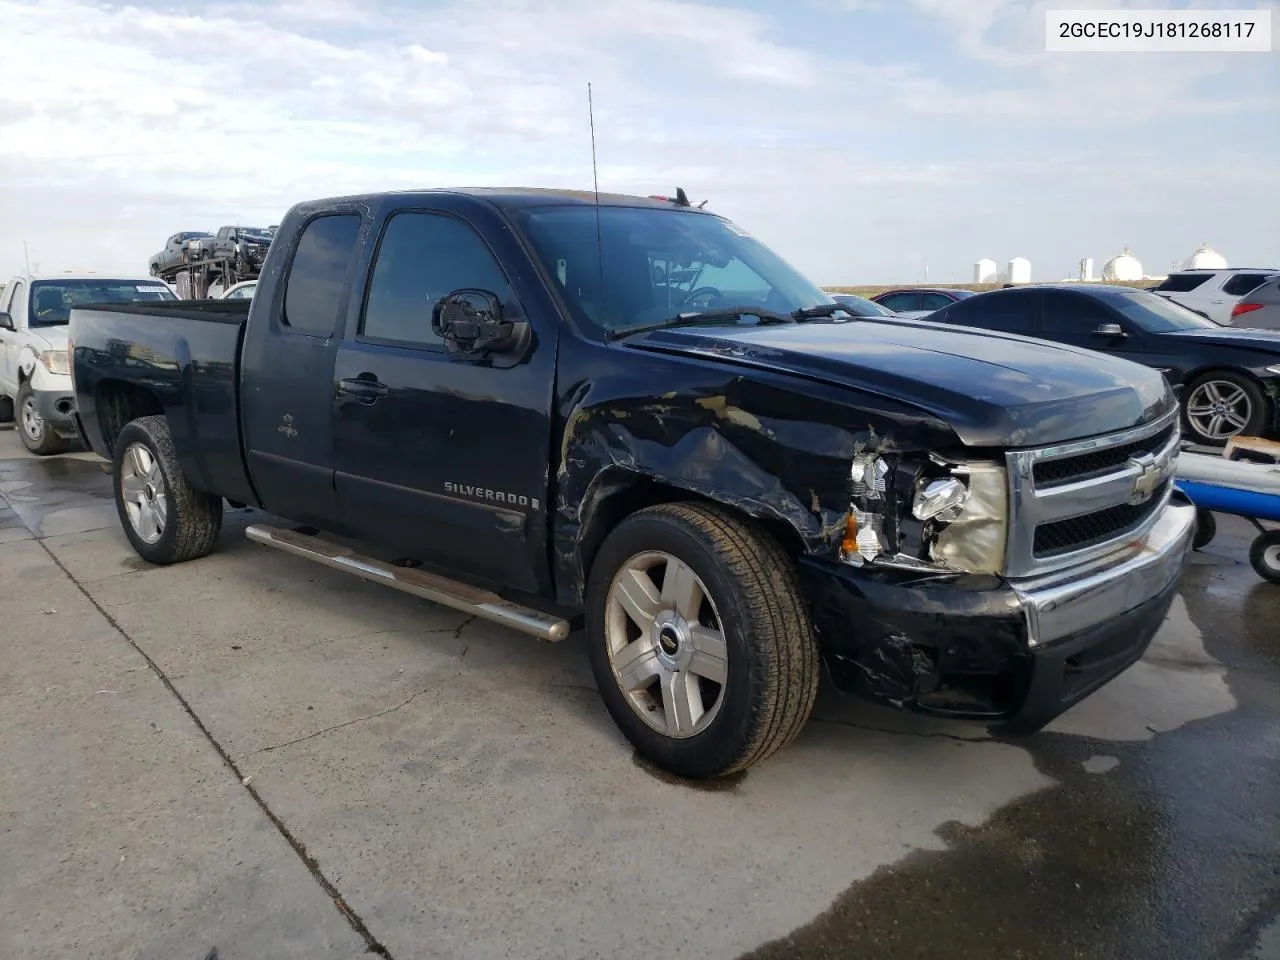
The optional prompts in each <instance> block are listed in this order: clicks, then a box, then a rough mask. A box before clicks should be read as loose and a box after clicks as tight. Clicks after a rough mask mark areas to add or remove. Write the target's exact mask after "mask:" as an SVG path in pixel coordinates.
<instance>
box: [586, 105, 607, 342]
mask: <svg viewBox="0 0 1280 960" xmlns="http://www.w3.org/2000/svg"><path fill="white" fill-rule="evenodd" d="M587 122H588V123H589V124H590V126H591V190H592V194H593V195H594V197H595V206H596V264H597V266H598V267H599V268H600V305H601V308H602V310H603V315H604V318H605V319H608V308H607V307H606V305H605V299H604V234H603V232H602V230H601V228H600V175H599V172H598V168H597V167H596V113H595V108H594V106H593V104H592V101H591V82H590V81H588V82H587Z"/></svg>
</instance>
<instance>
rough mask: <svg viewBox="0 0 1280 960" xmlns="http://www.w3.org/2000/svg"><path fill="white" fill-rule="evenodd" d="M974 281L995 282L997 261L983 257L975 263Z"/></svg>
mask: <svg viewBox="0 0 1280 960" xmlns="http://www.w3.org/2000/svg"><path fill="white" fill-rule="evenodd" d="M973 282H974V283H995V282H996V262H995V261H994V260H988V259H987V258H986V257H983V258H982V259H981V260H979V261H978V262H977V263H975V264H974V265H973Z"/></svg>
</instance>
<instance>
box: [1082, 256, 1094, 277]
mask: <svg viewBox="0 0 1280 960" xmlns="http://www.w3.org/2000/svg"><path fill="white" fill-rule="evenodd" d="M1080 279H1081V280H1092V279H1093V257H1081V258H1080Z"/></svg>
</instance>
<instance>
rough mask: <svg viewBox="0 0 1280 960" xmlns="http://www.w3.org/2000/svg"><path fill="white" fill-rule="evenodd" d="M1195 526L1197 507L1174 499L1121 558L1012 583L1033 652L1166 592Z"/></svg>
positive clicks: (1179, 572)
mask: <svg viewBox="0 0 1280 960" xmlns="http://www.w3.org/2000/svg"><path fill="white" fill-rule="evenodd" d="M1195 523H1196V511H1195V507H1193V506H1191V504H1189V503H1184V502H1182V501H1181V500H1180V499H1173V500H1170V501H1169V503H1168V504H1167V505H1166V506H1165V507H1164V510H1163V512H1162V514H1161V516H1160V519H1159V520H1157V521H1156V523H1155V525H1154V526H1152V527H1151V529H1150V530H1148V531H1147V532H1146V534H1145V535H1144V536H1143V537H1142V539H1141V540H1138V541H1136V542H1134V543H1131V544H1129V545H1128V546H1126V547H1125V548H1124V549H1123V550H1121V551H1118V552H1117V554H1113V555H1112V556H1110V557H1107V558H1104V559H1102V560H1099V561H1097V562H1096V563H1092V564H1090V565H1088V566H1087V567H1084V568H1083V569H1080V568H1075V569H1067V570H1061V571H1057V572H1055V573H1052V574H1047V575H1045V576H1042V577H1034V578H1027V579H1022V580H1010V581H1009V585H1010V586H1011V587H1013V590H1014V592H1015V593H1016V594H1017V596H1018V599H1019V600H1020V601H1021V603H1022V608H1023V611H1024V613H1025V614H1026V617H1027V637H1028V641H1029V644H1030V646H1031V647H1032V649H1036V648H1039V647H1043V646H1044V645H1046V644H1051V643H1053V642H1054V641H1055V640H1061V639H1063V638H1066V637H1072V636H1076V635H1078V634H1081V633H1084V632H1086V631H1088V630H1091V629H1092V628H1094V627H1097V626H1099V625H1101V624H1105V623H1107V622H1108V621H1110V620H1113V619H1114V618H1116V617H1118V616H1120V615H1121V614H1123V613H1126V612H1127V611H1130V610H1133V609H1135V608H1136V607H1140V606H1142V605H1143V604H1144V603H1146V602H1147V601H1149V600H1151V599H1153V598H1154V597H1157V596H1159V595H1161V594H1162V593H1164V592H1165V591H1166V590H1167V589H1168V588H1169V587H1170V585H1171V584H1173V583H1174V582H1175V581H1176V580H1178V578H1179V577H1180V576H1181V575H1182V571H1183V569H1184V567H1185V566H1186V562H1187V557H1188V556H1189V555H1190V552H1191V540H1192V535H1193V533H1194V531H1195Z"/></svg>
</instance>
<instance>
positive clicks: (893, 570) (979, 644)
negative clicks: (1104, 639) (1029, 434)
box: [800, 450, 1027, 717]
mask: <svg viewBox="0 0 1280 960" xmlns="http://www.w3.org/2000/svg"><path fill="white" fill-rule="evenodd" d="M1009 517H1010V510H1009V484H1008V479H1007V475H1006V472H1005V467H1004V465H1003V463H999V462H995V461H990V460H982V459H967V458H949V457H945V456H942V455H939V454H925V453H919V452H898V451H892V450H881V451H869V452H860V453H858V454H856V455H855V456H854V458H853V462H852V464H851V469H850V498H849V512H848V516H847V518H846V524H845V531H844V536H843V538H842V541H841V544H840V563H839V564H831V563H829V562H824V561H821V560H819V559H817V558H803V559H802V560H801V563H800V567H801V576H802V580H803V582H804V583H805V585H806V589H807V591H808V594H809V598H810V604H811V609H812V612H813V615H814V622H815V626H816V627H817V629H818V631H819V633H820V635H821V637H822V641H823V652H824V655H825V658H826V661H827V665H828V668H829V670H830V673H831V676H832V679H833V681H834V682H835V683H836V685H837V686H838V687H840V688H841V689H843V690H846V691H849V692H856V693H859V694H862V695H865V696H869V697H871V698H872V699H876V700H879V701H881V702H885V703H889V704H892V705H894V706H897V707H911V708H915V709H920V710H926V711H929V712H935V713H940V714H946V715H958V716H974V717H999V716H1001V715H1003V714H1005V713H1007V712H1008V711H1009V709H1010V708H1011V706H1012V704H1013V703H1014V702H1015V701H1016V699H1017V697H1018V695H1019V691H1018V689H1016V686H1017V679H1016V677H1017V673H1018V672H1017V671H1016V670H1014V669H1011V668H1013V667H1015V666H1016V664H1017V662H1018V660H1019V659H1020V658H1025V657H1026V656H1027V631H1026V619H1025V615H1024V614H1023V611H1022V608H1021V605H1020V604H1019V602H1018V599H1017V597H1016V595H1015V594H1014V592H1013V591H1012V590H1010V589H1008V588H1007V586H1006V585H1005V583H1004V581H1003V580H1002V579H1001V576H1000V574H1001V573H1002V571H1003V570H1004V567H1005V551H1006V544H1007V542H1008V534H1009Z"/></svg>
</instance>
